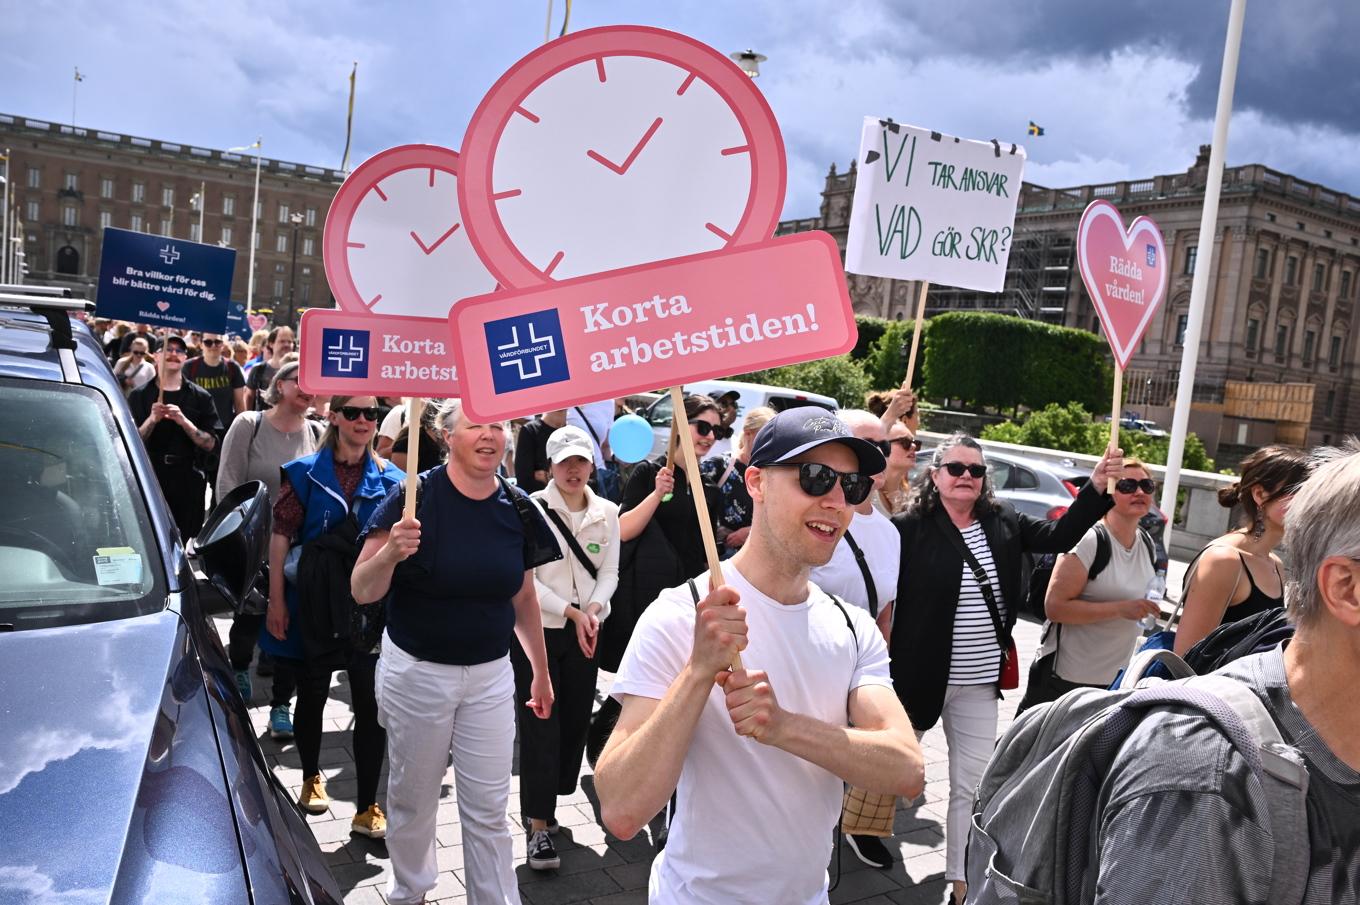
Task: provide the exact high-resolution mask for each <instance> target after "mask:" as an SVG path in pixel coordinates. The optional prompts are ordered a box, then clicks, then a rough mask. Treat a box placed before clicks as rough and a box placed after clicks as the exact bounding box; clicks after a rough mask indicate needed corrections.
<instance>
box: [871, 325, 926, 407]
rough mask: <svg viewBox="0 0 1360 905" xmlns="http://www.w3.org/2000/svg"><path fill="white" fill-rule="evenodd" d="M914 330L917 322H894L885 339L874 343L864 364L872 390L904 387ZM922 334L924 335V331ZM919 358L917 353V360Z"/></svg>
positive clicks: (886, 332)
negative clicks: (903, 380)
mask: <svg viewBox="0 0 1360 905" xmlns="http://www.w3.org/2000/svg"><path fill="white" fill-rule="evenodd" d="M915 327H916V323H915V322H914V321H892V322H890V323H889V324H888V327H887V329H886V330H884V331H883V335H881V336H880V337H879V338H878V339H877V340H875V341H874V344H873V347H872V348H870V349H869V354H868V355H866V356H865V357H864V361H863V365H864V373H865V374H867V375H868V377H869V388H870V389H874V390H895V389H897V388H898V387H900V386H901V385H902V379H903V378H904V377H906V376H907V358H908V357H909V356H910V349H911V335H912V333H913V332H914V331H915ZM921 332H922V334H924V333H925V331H924V330H922V331H921ZM920 354H921V353H920V351H918V352H917V355H918V357H919V356H920ZM916 373H917V375H918V376H919V375H920V373H921V362H920V361H919V360H918V361H917V363H916Z"/></svg>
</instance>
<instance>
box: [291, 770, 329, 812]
mask: <svg viewBox="0 0 1360 905" xmlns="http://www.w3.org/2000/svg"><path fill="white" fill-rule="evenodd" d="M298 807H300V808H302V809H303V810H304V811H306V812H307V813H308V814H324V813H326V812H327V811H329V810H330V809H331V799H330V796H329V795H327V794H326V778H325V777H324V776H322V775H321V774H320V773H318V774H316V775H315V776H308V777H307V778H306V779H304V780H303V781H302V794H301V795H299V796H298Z"/></svg>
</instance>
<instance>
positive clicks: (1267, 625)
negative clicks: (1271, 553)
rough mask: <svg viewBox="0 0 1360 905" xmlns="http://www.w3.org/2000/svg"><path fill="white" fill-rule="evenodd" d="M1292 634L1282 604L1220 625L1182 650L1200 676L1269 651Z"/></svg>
mask: <svg viewBox="0 0 1360 905" xmlns="http://www.w3.org/2000/svg"><path fill="white" fill-rule="evenodd" d="M1292 637H1294V625H1293V623H1291V622H1290V621H1289V619H1288V618H1287V617H1286V616H1285V611H1284V607H1272V608H1271V609H1268V610H1266V611H1265V612H1264V613H1257V614H1256V615H1254V616H1248V617H1247V618H1246V619H1239V620H1237V621H1236V622H1229V623H1226V624H1224V625H1220V626H1219V627H1218V628H1216V629H1214V630H1213V631H1212V632H1210V633H1209V634H1207V635H1205V636H1204V637H1203V638H1201V639H1200V640H1199V642H1198V643H1197V644H1196V645H1195V646H1194V647H1192V648H1190V649H1189V650H1188V651H1186V652H1185V662H1186V663H1188V664H1189V665H1190V667H1191V668H1192V669H1194V670H1195V672H1197V673H1199V674H1200V675H1204V674H1205V673H1210V672H1214V671H1216V670H1218V669H1220V668H1222V667H1224V666H1226V665H1228V664H1229V663H1231V662H1232V661H1234V660H1237V659H1239V658H1241V657H1246V656H1248V655H1250V654H1259V653H1261V652H1262V651H1267V650H1271V649H1273V648H1274V647H1276V646H1277V645H1279V644H1280V643H1281V642H1282V641H1288V640H1289V639H1290V638H1292Z"/></svg>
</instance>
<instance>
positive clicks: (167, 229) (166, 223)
mask: <svg viewBox="0 0 1360 905" xmlns="http://www.w3.org/2000/svg"><path fill="white" fill-rule="evenodd" d="M174 225H175V221H174V220H171V219H170V218H169V217H162V218H161V235H162V236H168V235H170V233H171V231H172V230H173V228H174Z"/></svg>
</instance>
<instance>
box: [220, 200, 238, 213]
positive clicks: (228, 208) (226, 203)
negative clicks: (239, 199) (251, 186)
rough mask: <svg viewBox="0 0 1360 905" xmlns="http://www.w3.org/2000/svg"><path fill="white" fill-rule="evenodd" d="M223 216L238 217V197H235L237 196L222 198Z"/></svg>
mask: <svg viewBox="0 0 1360 905" xmlns="http://www.w3.org/2000/svg"><path fill="white" fill-rule="evenodd" d="M222 216H224V217H235V216H236V196H235V195H223V196H222Z"/></svg>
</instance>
